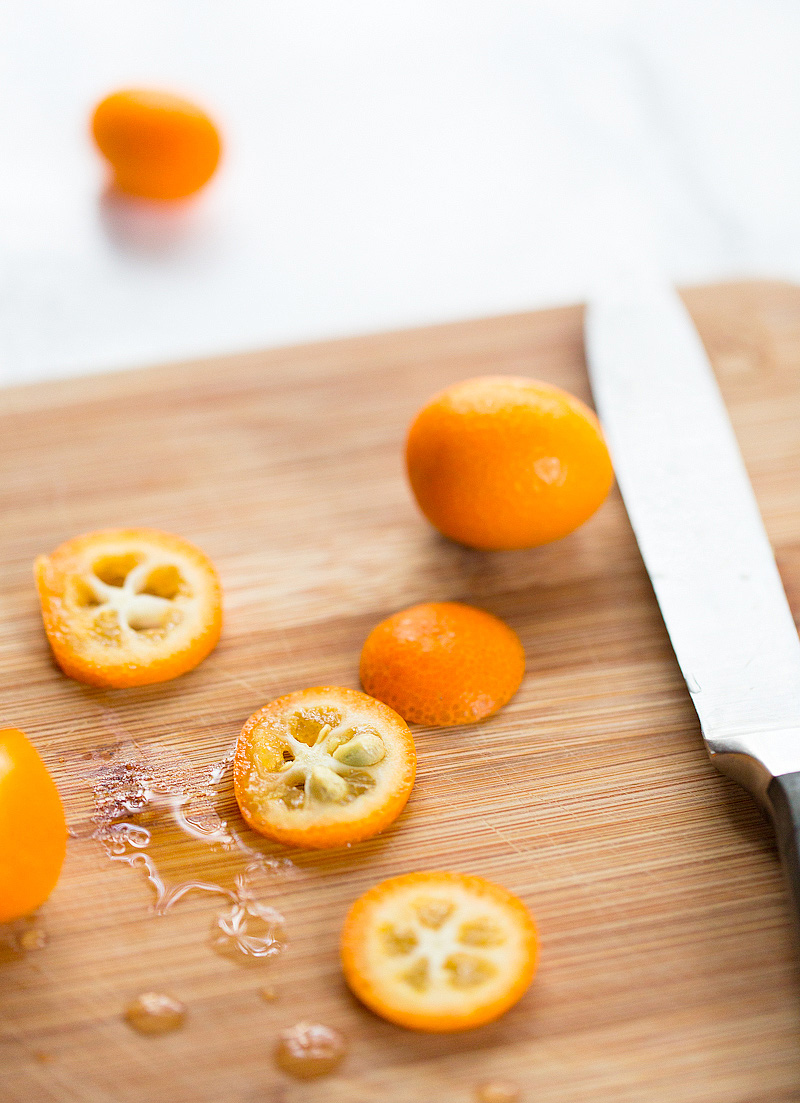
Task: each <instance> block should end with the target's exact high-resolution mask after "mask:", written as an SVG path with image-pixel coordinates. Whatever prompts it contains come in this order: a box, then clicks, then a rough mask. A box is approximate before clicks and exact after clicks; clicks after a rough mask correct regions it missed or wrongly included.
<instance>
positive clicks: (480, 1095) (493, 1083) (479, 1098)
mask: <svg viewBox="0 0 800 1103" xmlns="http://www.w3.org/2000/svg"><path fill="white" fill-rule="evenodd" d="M521 1098H522V1096H521V1094H520V1090H519V1087H518V1086H517V1085H516V1084H512V1083H511V1081H510V1080H487V1082H486V1083H485V1084H479V1085H478V1087H477V1088H476V1090H475V1100H476V1103H519V1101H520V1099H521Z"/></svg>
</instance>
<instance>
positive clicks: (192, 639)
mask: <svg viewBox="0 0 800 1103" xmlns="http://www.w3.org/2000/svg"><path fill="white" fill-rule="evenodd" d="M35 575H36V585H37V587H38V590H39V600H40V602H41V606H42V618H43V620H44V627H45V631H46V633H47V638H48V640H49V641H50V646H51V647H52V649H53V654H54V655H55V658H56V661H57V662H58V665H59V666H60V667H61V669H62V670H63V671H64V673H65V674H68V675H69V676H70V677H71V678H75V679H76V680H77V681H79V682H86V683H87V684H88V685H94V686H113V687H125V686H141V685H148V684H150V683H151V682H164V681H167V680H168V679H170V678H176V677H177V676H178V675H179V674H184V673H185V672H186V671H187V670H191V669H192V668H193V667H195V666H197V664H198V663H200V662H201V661H202V660H203V659H204V658H205V657H206V656H207V655H208V654H209V652H210V651H212V650H213V648H214V647H215V646H216V643H217V641H218V640H219V636H220V631H221V628H222V590H221V587H220V583H219V578H218V577H217V572H216V570H215V569H214V565H213V564H212V562H211V560H210V559H208V557H207V556H206V555H204V554H203V552H201V551H200V549H199V548H196V547H195V546H194V545H193V544H190V543H189V541H188V540H183V539H182V538H181V537H180V536H173V535H171V534H169V533H166V532H158V531H156V530H155V529H144V528H142V529H111V530H107V531H103V532H90V533H88V534H86V535H84V536H76V537H75V538H74V539H73V540H68V541H67V542H66V543H64V544H61V545H60V546H59V547H58V548H56V550H55V551H54V552H52V553H51V554H50V555H43V556H40V557H39V558H38V559H37V560H36V565H35Z"/></svg>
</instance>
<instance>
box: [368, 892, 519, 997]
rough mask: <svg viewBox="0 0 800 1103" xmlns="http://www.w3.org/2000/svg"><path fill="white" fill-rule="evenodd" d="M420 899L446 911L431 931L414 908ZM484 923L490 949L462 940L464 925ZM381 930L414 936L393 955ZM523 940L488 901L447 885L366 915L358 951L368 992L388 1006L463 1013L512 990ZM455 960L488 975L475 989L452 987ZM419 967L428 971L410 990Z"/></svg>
mask: <svg viewBox="0 0 800 1103" xmlns="http://www.w3.org/2000/svg"><path fill="white" fill-rule="evenodd" d="M427 897H435V898H440V899H441V900H442V901H443V902H446V903H447V904H450V905H452V912H451V913H450V915H449V916H448V917H447V918H446V919H444V920H443V921H442V922H441V923H440V924H439V925H438V926H436V927H431V926H428V925H426V924H425V923H424V922H422V921H421V920H420V918H419V905H420V902H421V900H422V899H424V898H427ZM483 922H488V923H489V924H490V925H491V927H492V928H493V929H494V930H495V932H496V933H497V935H498V940H497V942H496V944H494V945H475V944H474V943H472V942H469V941H465V940H464V938H463V934H462V930H463V928H464V926H465V925H472V924H482V923H483ZM387 931H391V932H392V933H394V934H396V935H398V936H400V937H401V938H402V937H403V936H406V935H411V934H413V936H414V938H415V939H416V943H415V944H414V945H413V946H410V947H408V948H404V949H402V950H392V949H390V948H389V943H387V938H386V933H387ZM527 937H528V933H527V932H526V931H525V930H524V928H523V926H522V925H521V924H520V923H519V920H518V918H517V917H516V916H515V915H514V914H513V913H510V914H509V912H508V911H507V910H506V909H505V908H504V907H503V905H502V904H501V903H499V902H496V901H493V900H492V899H491V898H486V897H482V896H479V895H477V894H473V893H470V892H469V891H467V890H465V889H462V888H460V887H456V886H452V885H450V886H442V887H441V888H440V887H439V886H435V885H431V886H430V888H429V889H426V890H420V889H419V888H417V889H415V890H403V891H402V892H399V893H398V894H397V895H396V896H389V897H387V898H386V899H385V900H384V901H382V902H381V903H380V904H379V905H378V907H377V908H376V909H375V912H374V913H373V914H372V915H371V916H370V922H369V929H368V931H367V932H366V937H365V946H364V953H365V965H366V972H367V978H368V980H369V982H370V985H371V986H372V988H373V989H374V990H376V991H378V992H381V993H383V998H384V1000H385V1003H386V1004H387V1005H390V1006H393V1007H396V1008H398V1009H402V1010H404V1011H405V1012H407V1013H412V1014H418V1013H430V1014H432V1015H436V1014H454V1015H463V1014H468V1013H470V1011H471V1010H472V1009H476V1008H480V1007H483V1006H487V1005H488V1004H491V1002H492V1001H494V1000H497V999H502V998H503V996H504V994H505V993H506V992H507V991H508V990H509V988H511V987H513V985H514V983H515V982H516V980H517V978H518V976H519V974H520V972H521V971H522V970H524V968H525V967H526V962H527V961H528V952H527V950H526V949H525V946H526V939H527ZM460 955H466V956H467V957H468V958H469V959H470V962H475V963H476V964H477V963H481V965H483V964H485V965H488V966H489V967H490V968H489V974H490V975H487V976H485V977H484V976H479V977H476V979H475V980H474V982H466V983H460V984H458V983H455V978H454V975H453V972H452V969H449V968H447V966H448V962H450V963H452V962H453V961H454V957H457V956H460ZM422 963H426V964H427V979H426V980H425V981H424V983H422V984H420V983H415V982H414V980H413V978H414V970H415V969H416V970H420V968H421V966H422ZM479 967H481V966H479ZM409 974H411V977H412V979H409Z"/></svg>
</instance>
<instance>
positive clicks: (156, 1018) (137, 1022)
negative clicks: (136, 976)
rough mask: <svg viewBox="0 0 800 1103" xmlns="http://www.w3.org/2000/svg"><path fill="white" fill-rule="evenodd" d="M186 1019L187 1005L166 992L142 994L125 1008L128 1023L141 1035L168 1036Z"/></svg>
mask: <svg viewBox="0 0 800 1103" xmlns="http://www.w3.org/2000/svg"><path fill="white" fill-rule="evenodd" d="M185 1018H186V1007H185V1005H184V1004H182V1003H181V1001H180V1000H176V999H175V997H174V996H168V995H166V993H164V992H142V994H141V995H140V996H137V997H136V999H135V1000H132V1001H131V1002H130V1003H129V1004H128V1006H127V1007H126V1008H125V1020H126V1022H127V1023H128V1025H129V1026H131V1027H133V1029H134V1030H138V1032H139V1033H140V1034H168V1033H169V1032H170V1031H171V1030H178V1029H179V1028H180V1027H182V1026H183V1020H184V1019H185Z"/></svg>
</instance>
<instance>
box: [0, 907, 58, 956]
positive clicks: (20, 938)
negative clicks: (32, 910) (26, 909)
mask: <svg viewBox="0 0 800 1103" xmlns="http://www.w3.org/2000/svg"><path fill="white" fill-rule="evenodd" d="M37 922H38V921H37V917H36V916H35V915H26V916H23V917H22V919H12V920H11V921H10V922H8V923H0V961H2V960H3V959H5V958H8V959H13V958H19V957H22V956H23V955H24V954H27V953H30V952H31V951H36V950H41V949H43V947H45V946H46V945H47V943H48V941H49V939H48V935H47V931H46V930H45V929H44V927H40V926H37Z"/></svg>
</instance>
